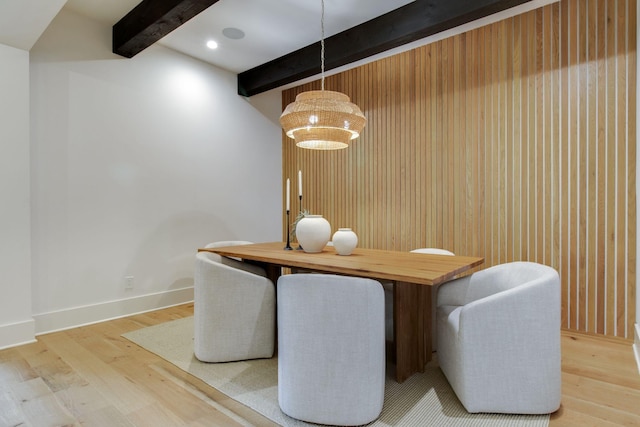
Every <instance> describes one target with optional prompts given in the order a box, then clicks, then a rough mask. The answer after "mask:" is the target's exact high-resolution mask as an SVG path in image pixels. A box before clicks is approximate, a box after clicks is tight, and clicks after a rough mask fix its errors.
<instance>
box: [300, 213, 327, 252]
mask: <svg viewBox="0 0 640 427" xmlns="http://www.w3.org/2000/svg"><path fill="white" fill-rule="evenodd" d="M296 238H297V239H298V242H299V243H300V246H302V249H303V250H304V251H305V252H309V253H317V252H322V250H323V249H324V247H325V246H326V245H327V242H328V241H329V239H330V238H331V224H329V221H327V220H326V219H325V218H323V217H322V215H305V217H304V218H302V219H301V220H300V221H298V224H297V225H296Z"/></svg>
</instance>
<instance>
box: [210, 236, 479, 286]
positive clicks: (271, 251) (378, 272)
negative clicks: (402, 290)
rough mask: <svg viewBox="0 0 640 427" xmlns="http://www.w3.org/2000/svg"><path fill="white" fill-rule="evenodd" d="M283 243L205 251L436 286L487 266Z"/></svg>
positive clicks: (450, 259) (445, 257) (459, 258)
mask: <svg viewBox="0 0 640 427" xmlns="http://www.w3.org/2000/svg"><path fill="white" fill-rule="evenodd" d="M284 247H285V243H284V242H269V243H254V244H250V245H237V246H225V247H219V248H202V249H198V251H208V252H214V253H217V254H219V255H223V256H232V257H239V258H242V259H244V260H252V261H259V262H264V263H268V264H273V265H278V266H281V267H299V268H303V269H309V270H316V271H323V272H327V273H339V274H347V275H350V276H360V277H370V278H374V279H384V280H393V281H402V282H410V283H418V284H422V285H437V284H440V283H443V282H446V281H448V280H451V279H453V278H454V277H455V276H457V275H459V274H461V273H464V272H465V271H468V270H470V269H471V268H473V267H476V266H478V265H480V264H482V263H483V262H484V258H479V257H468V256H458V255H456V256H450V255H432V254H423V253H413V252H399V251H388V250H380V249H364V248H356V249H354V251H353V252H352V253H351V255H347V256H342V255H338V254H337V253H336V251H335V249H334V248H333V247H331V246H326V247H325V248H324V250H323V251H322V252H319V253H306V252H304V251H301V250H296V249H295V248H294V250H284Z"/></svg>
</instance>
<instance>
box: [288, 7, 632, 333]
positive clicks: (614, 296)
mask: <svg viewBox="0 0 640 427" xmlns="http://www.w3.org/2000/svg"><path fill="white" fill-rule="evenodd" d="M636 7H637V2H636V0H587V1H585V0H562V1H561V2H560V3H554V4H552V5H548V6H545V7H543V8H540V9H537V10H534V11H531V12H528V13H525V14H523V15H519V16H516V17H513V18H509V19H506V20H504V21H501V22H498V23H495V24H492V25H488V26H486V27H482V28H479V29H476V30H472V31H469V32H467V33H464V34H460V35H457V36H453V37H450V38H448V39H445V40H442V41H438V42H434V43H432V44H430V45H427V46H424V47H420V48H417V49H415V50H412V51H410V52H405V53H402V54H398V55H395V56H393V57H390V58H386V59H382V60H379V61H376V62H373V63H370V64H367V65H363V66H361V67H358V68H356V69H353V70H349V71H346V72H343V73H340V74H338V75H335V76H330V77H327V78H326V80H325V86H326V88H327V89H329V90H338V91H342V92H344V93H346V94H347V95H349V96H350V97H351V99H352V101H353V102H355V103H356V104H357V105H358V106H359V107H360V108H361V109H362V110H363V112H364V113H365V115H366V116H367V119H368V123H367V126H366V127H365V130H364V132H363V134H362V135H361V137H360V138H359V139H357V140H355V141H354V142H353V143H352V145H351V146H350V147H349V148H348V149H346V150H339V151H322V152H318V151H313V150H303V149H299V148H296V147H295V144H294V143H293V141H292V140H289V139H288V138H286V136H284V135H283V175H284V176H283V179H284V180H286V178H287V177H289V178H291V180H292V193H293V194H292V201H295V202H296V203H294V204H293V206H292V210H293V211H294V212H297V210H298V206H297V200H298V199H297V197H296V194H297V185H294V184H296V183H297V180H296V177H297V171H298V170H302V173H303V209H308V210H310V211H311V213H316V214H322V215H324V216H325V217H326V218H327V219H328V220H329V222H330V223H331V225H332V228H333V230H334V231H335V230H337V229H338V228H339V227H351V228H353V229H354V230H355V231H356V233H357V234H358V236H359V239H360V245H361V246H363V247H369V248H381V249H392V250H399V251H408V250H411V249H414V248H418V247H427V246H432V247H441V248H446V249H449V250H452V251H453V252H455V253H456V254H463V255H475V256H484V257H485V260H486V261H485V264H484V267H488V266H491V265H495V264H499V263H504V262H509V261H514V260H530V261H535V262H540V263H544V264H547V265H551V266H553V267H555V268H556V269H557V270H558V271H559V272H560V276H561V280H562V319H563V327H564V328H568V329H572V330H578V331H584V332H591V333H596V334H602V335H607V336H617V337H625V338H632V337H633V329H632V328H633V323H634V321H635V301H636V271H635V265H636V250H635V247H636V220H635V218H636V199H635V192H636V190H635V180H636V178H635V176H636V170H635V164H636V160H635V159H636V124H635V117H636V95H635V94H636V84H637V82H636ZM327 55H331V52H327ZM310 89H319V82H317V81H316V82H313V83H309V84H306V85H302V86H299V87H296V88H294V89H289V90H286V91H284V92H283V107H284V106H286V105H287V104H288V103H289V102H292V101H293V100H294V99H295V95H296V94H297V93H299V92H302V91H305V90H310ZM283 187H284V186H283ZM283 200H284V198H283ZM294 217H295V215H294ZM284 221H285V220H284V217H283V223H284Z"/></svg>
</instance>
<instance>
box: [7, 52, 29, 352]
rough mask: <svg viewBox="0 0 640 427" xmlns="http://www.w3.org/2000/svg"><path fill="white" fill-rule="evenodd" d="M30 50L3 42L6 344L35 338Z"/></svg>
mask: <svg viewBox="0 0 640 427" xmlns="http://www.w3.org/2000/svg"><path fill="white" fill-rule="evenodd" d="M30 239H31V238H30V208H29V52H27V51H24V50H20V49H15V48H13V47H9V46H5V45H2V44H0V296H1V297H0V348H3V347H7V346H9V345H12V344H17V343H23V342H28V341H31V340H33V334H34V322H33V319H32V317H31V277H30V274H31V254H30V251H31V247H30Z"/></svg>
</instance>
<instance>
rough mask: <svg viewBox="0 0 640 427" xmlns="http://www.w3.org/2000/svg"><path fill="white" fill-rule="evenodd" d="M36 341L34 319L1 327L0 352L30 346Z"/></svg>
mask: <svg viewBox="0 0 640 427" xmlns="http://www.w3.org/2000/svg"><path fill="white" fill-rule="evenodd" d="M35 340H36V339H35V321H34V320H33V319H29V320H26V321H24V322H17V323H10V324H8V325H2V326H0V350H4V349H5V348H9V347H15V346H17V345H22V344H29V343H32V342H34V341H35Z"/></svg>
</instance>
